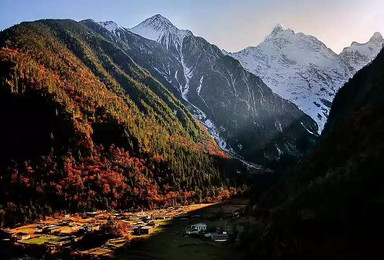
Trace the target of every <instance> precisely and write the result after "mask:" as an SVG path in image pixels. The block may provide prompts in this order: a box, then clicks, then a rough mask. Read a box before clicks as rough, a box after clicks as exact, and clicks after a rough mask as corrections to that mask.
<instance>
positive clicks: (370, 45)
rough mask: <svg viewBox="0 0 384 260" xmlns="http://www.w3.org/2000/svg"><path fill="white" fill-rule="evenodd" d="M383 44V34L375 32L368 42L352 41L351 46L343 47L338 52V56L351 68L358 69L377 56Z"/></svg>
mask: <svg viewBox="0 0 384 260" xmlns="http://www.w3.org/2000/svg"><path fill="white" fill-rule="evenodd" d="M383 44H384V39H383V36H382V35H381V34H380V33H379V32H376V33H374V34H373V36H372V37H371V38H370V39H369V41H368V42H366V43H358V42H353V43H352V44H351V46H349V47H346V48H344V50H343V51H342V52H341V53H340V58H341V59H342V60H343V61H344V62H345V63H346V64H347V65H349V66H351V68H352V70H354V71H358V70H360V69H362V68H363V67H364V66H365V65H366V64H368V63H369V62H370V61H372V60H373V59H374V58H375V57H376V56H377V54H378V53H379V51H380V50H381V49H382V48H383Z"/></svg>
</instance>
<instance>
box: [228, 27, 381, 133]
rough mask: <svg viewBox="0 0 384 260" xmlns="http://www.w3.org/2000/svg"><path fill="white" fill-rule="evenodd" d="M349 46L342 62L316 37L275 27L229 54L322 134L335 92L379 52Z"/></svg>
mask: <svg viewBox="0 0 384 260" xmlns="http://www.w3.org/2000/svg"><path fill="white" fill-rule="evenodd" d="M378 38H380V37H378V35H376V34H375V36H374V37H373V39H377V42H380V39H378ZM381 40H382V39H381ZM352 45H353V47H354V48H353V49H349V50H345V54H344V57H345V58H344V59H343V58H342V57H343V55H340V56H339V55H337V54H336V53H334V52H333V51H332V50H331V49H329V48H327V46H325V44H323V43H322V42H321V41H319V40H318V39H317V38H315V37H313V36H309V35H305V34H303V33H295V32H294V31H293V30H291V29H284V28H283V27H282V26H281V25H277V26H276V27H275V28H274V29H273V31H272V33H271V34H270V35H269V36H267V37H266V38H265V40H264V41H263V42H262V43H260V44H259V45H257V46H256V47H248V48H246V49H244V50H241V51H239V52H237V53H231V54H230V55H231V56H232V57H234V58H236V59H238V60H239V61H240V63H241V64H242V66H243V67H244V68H245V69H247V70H248V71H250V72H252V73H254V74H255V75H257V76H259V77H261V78H262V79H263V81H264V82H265V83H266V84H267V85H268V86H269V87H270V88H271V89H272V90H273V91H274V92H275V93H277V94H279V95H280V96H282V97H283V98H285V99H288V100H290V101H292V102H293V103H295V104H296V105H297V106H298V107H299V108H300V109H301V110H302V111H304V112H305V113H307V114H308V115H309V116H311V117H312V118H313V119H314V120H315V121H316V122H317V123H318V125H319V131H321V130H322V129H323V127H324V125H325V122H326V121H327V117H328V114H329V110H330V107H331V103H332V100H333V98H334V96H335V94H336V92H337V90H338V89H339V88H340V87H341V86H343V84H344V83H345V82H346V81H347V80H348V79H349V78H350V77H351V76H352V75H353V74H354V73H355V72H356V69H360V68H361V67H362V66H364V65H365V64H367V62H369V61H370V60H372V59H373V58H374V57H375V56H376V55H377V53H378V51H379V50H378V48H377V46H378V45H379V44H376V45H374V46H375V47H372V45H373V44H367V45H357V44H352ZM351 48H352V47H351ZM360 52H361V53H362V54H360Z"/></svg>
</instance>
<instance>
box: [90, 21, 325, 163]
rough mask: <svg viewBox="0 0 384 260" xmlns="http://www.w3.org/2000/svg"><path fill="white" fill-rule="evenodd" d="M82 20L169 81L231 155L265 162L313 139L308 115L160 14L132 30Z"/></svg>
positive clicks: (300, 150)
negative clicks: (99, 26) (103, 29)
mask: <svg viewBox="0 0 384 260" xmlns="http://www.w3.org/2000/svg"><path fill="white" fill-rule="evenodd" d="M84 23H85V24H87V26H89V27H91V28H93V29H94V30H97V31H98V32H100V33H102V34H103V35H104V37H106V38H108V39H109V40H111V41H114V42H116V43H118V44H119V46H120V47H121V48H122V49H124V51H126V52H128V53H130V56H131V57H133V58H134V60H135V61H136V62H138V63H139V64H140V65H141V66H143V67H144V68H146V69H147V70H148V71H150V72H151V73H152V75H154V76H155V77H156V78H158V79H159V80H160V81H161V82H162V83H163V84H164V85H165V86H168V87H169V90H170V91H172V92H173V93H174V94H175V95H177V96H179V97H180V98H181V99H182V100H183V101H184V103H185V104H186V105H187V107H188V108H189V110H190V111H191V112H192V113H193V114H194V115H195V117H196V118H197V119H199V120H200V121H201V122H202V123H203V124H204V125H205V126H206V127H207V129H208V130H209V131H210V133H211V134H212V135H213V136H214V137H215V139H216V140H217V141H218V143H219V145H220V146H221V148H223V149H224V150H225V151H227V152H228V153H230V154H232V155H233V156H236V157H237V156H240V157H242V158H244V159H246V160H248V161H251V162H256V163H262V164H269V163H271V162H275V161H278V160H279V159H281V158H288V157H293V158H298V157H300V156H302V155H303V154H305V153H307V152H308V150H309V149H310V148H311V147H312V146H313V144H314V143H315V142H316V139H317V131H318V129H317V125H316V123H315V122H314V121H313V120H312V119H311V118H310V117H309V116H307V115H305V114H304V113H303V112H301V111H300V110H299V109H298V108H297V107H296V106H295V105H294V104H293V103H291V102H288V101H286V100H284V99H283V98H281V97H279V96H278V95H276V94H274V93H273V92H272V91H271V89H270V88H269V87H268V86H267V85H265V84H264V82H263V81H262V80H261V79H260V78H259V77H258V76H256V75H254V74H251V73H249V72H248V71H246V70H245V69H244V68H243V67H242V66H241V64H240V63H239V62H238V61H237V60H236V59H233V58H231V57H230V56H228V55H225V54H223V53H222V51H221V50H220V49H219V48H217V47H216V46H215V45H212V44H210V43H209V42H207V41H206V40H205V39H203V38H201V37H197V36H194V35H193V33H192V32H191V31H189V30H181V29H178V28H177V27H176V26H174V25H173V24H172V23H171V22H170V21H169V20H168V19H166V18H165V17H163V16H161V15H155V16H153V17H150V18H148V19H146V20H145V21H143V22H142V23H140V24H139V25H137V26H135V27H133V28H131V29H127V28H123V27H121V26H118V25H117V24H115V23H114V22H100V23H98V25H101V26H102V27H103V28H105V29H106V30H105V31H104V33H103V32H101V31H100V28H98V27H97V26H96V24H95V23H94V22H93V21H90V20H88V21H84ZM139 36H141V37H139ZM149 40H150V41H149Z"/></svg>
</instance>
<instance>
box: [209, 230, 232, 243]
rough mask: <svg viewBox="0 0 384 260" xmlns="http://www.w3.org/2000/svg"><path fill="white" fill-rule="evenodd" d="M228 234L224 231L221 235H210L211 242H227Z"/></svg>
mask: <svg viewBox="0 0 384 260" xmlns="http://www.w3.org/2000/svg"><path fill="white" fill-rule="evenodd" d="M228 238H229V236H228V233H227V232H226V231H223V232H221V233H212V234H211V240H213V241H216V242H225V241H228Z"/></svg>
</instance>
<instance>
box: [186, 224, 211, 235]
mask: <svg viewBox="0 0 384 260" xmlns="http://www.w3.org/2000/svg"><path fill="white" fill-rule="evenodd" d="M206 230H207V224H205V223H197V224H194V225H191V226H189V227H188V228H187V229H186V231H185V233H187V234H188V235H190V234H198V233H200V232H204V231H206Z"/></svg>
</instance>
